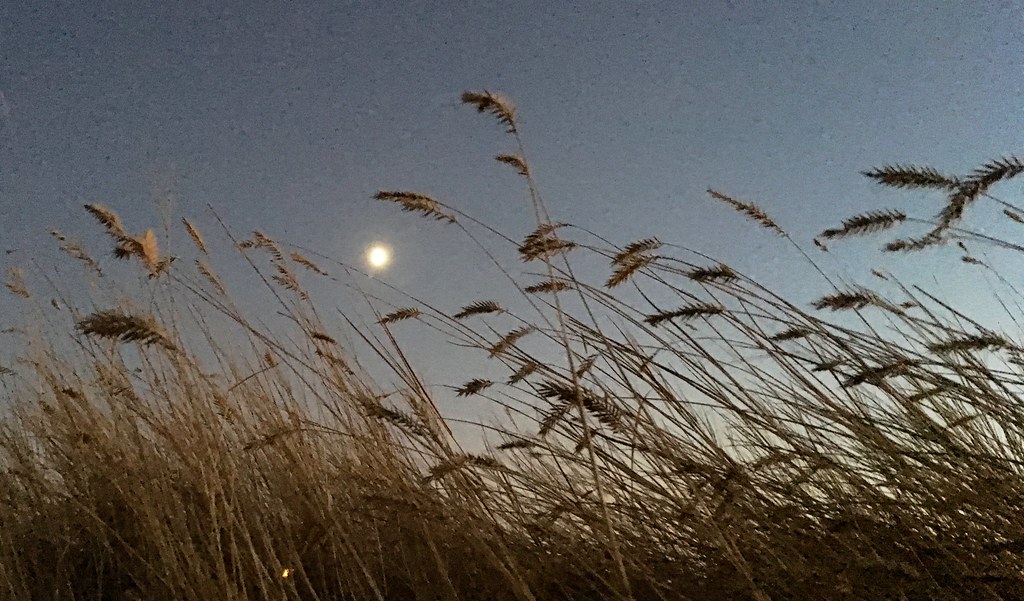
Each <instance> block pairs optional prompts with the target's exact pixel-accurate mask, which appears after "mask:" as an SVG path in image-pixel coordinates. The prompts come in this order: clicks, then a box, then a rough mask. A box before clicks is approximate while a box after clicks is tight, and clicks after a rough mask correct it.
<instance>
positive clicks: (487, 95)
mask: <svg viewBox="0 0 1024 601" xmlns="http://www.w3.org/2000/svg"><path fill="white" fill-rule="evenodd" d="M462 102H463V104H471V105H473V106H475V107H476V110H477V112H480V113H484V112H487V113H490V114H492V115H494V117H495V118H496V119H497V120H498V122H499V123H501V124H502V125H504V126H505V128H506V129H505V132H506V133H510V134H516V133H518V130H517V128H516V108H515V107H514V106H512V102H511V101H510V100H508V99H507V98H505V97H504V96H502V95H501V94H498V93H493V92H488V91H487V90H484V91H483V92H463V93H462Z"/></svg>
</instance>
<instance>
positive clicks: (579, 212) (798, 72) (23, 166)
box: [0, 0, 1024, 309]
mask: <svg viewBox="0 0 1024 601" xmlns="http://www.w3.org/2000/svg"><path fill="white" fill-rule="evenodd" d="M1022 9H1024V4H1022V3H1019V2H984V3H978V2H922V3H897V2H834V3H832V2H738V1H737V2H661V3H655V2H644V3H623V2H590V3H585V4H575V5H574V4H570V3H561V2H554V3H552V2H474V3H464V2H377V1H375V2H337V1H330V2H327V1H324V2H294V3H279V2H273V3H260V2H244V3H241V2H239V3H233V2H178V3H170V2H152V3H147V2H101V1H89V2H66V3H61V2H35V1H31V0H24V1H20V2H5V3H3V4H2V5H0V93H2V95H3V96H2V99H3V102H2V106H0V247H2V248H3V249H4V250H14V251H15V252H12V253H9V254H6V253H5V254H0V267H2V268H3V269H4V271H6V269H7V268H8V267H9V266H13V265H24V264H26V263H27V262H30V261H31V260H33V259H35V260H36V261H38V262H40V263H43V264H45V263H46V262H47V261H49V260H50V258H51V257H53V256H54V255H53V247H54V242H53V240H52V239H51V238H49V237H48V236H47V235H46V233H47V232H49V231H50V230H51V229H53V228H59V229H61V230H63V231H65V232H69V233H75V234H77V235H78V236H79V237H80V238H82V239H83V240H84V241H85V242H86V243H87V244H90V245H91V246H93V247H94V248H96V249H99V248H105V246H101V245H103V244H105V242H104V241H103V240H102V239H101V237H100V235H99V233H98V230H97V228H96V227H95V226H94V224H92V223H91V222H90V221H89V220H88V218H87V216H86V215H85V214H84V212H83V211H82V210H81V205H82V204H83V203H86V202H99V203H102V204H106V205H108V206H110V207H111V208H113V209H115V210H116V211H118V212H119V213H120V214H121V215H122V217H123V218H124V219H125V221H126V222H127V223H128V224H129V226H130V227H133V228H142V227H146V226H152V225H156V223H157V218H156V213H155V211H154V207H153V203H152V188H153V181H154V180H159V179H160V178H164V179H166V178H167V177H168V174H170V176H171V177H172V179H173V181H174V189H175V196H176V199H177V206H176V210H177V212H178V213H180V214H183V215H186V216H189V217H190V218H192V219H193V220H194V221H195V222H196V223H197V224H198V225H199V226H200V227H201V228H203V229H205V230H206V231H208V232H212V231H213V230H214V229H215V228H214V226H213V223H214V222H213V220H212V219H211V218H210V216H209V215H208V213H207V212H206V204H207V203H210V204H212V205H213V206H215V207H216V208H217V210H218V211H219V212H220V213H221V214H222V215H224V217H225V218H226V220H227V221H228V223H229V224H230V225H232V227H234V228H235V229H236V230H237V231H238V232H240V233H243V234H244V233H245V232H247V231H248V230H251V229H253V228H260V229H262V230H264V231H265V232H266V233H268V234H269V235H271V236H273V237H278V238H281V239H285V240H288V241H292V242H296V243H300V244H305V245H310V246H313V247H315V248H317V249H319V250H321V251H323V252H325V253H327V254H331V255H332V256H335V257H337V258H339V259H340V260H343V261H349V262H353V263H358V262H359V261H360V257H361V253H362V251H363V249H364V248H365V246H366V245H367V244H368V243H370V242H371V241H374V240H384V241H387V242H388V243H390V244H391V245H392V246H393V247H394V249H395V263H394V265H393V266H392V268H391V269H390V270H389V271H388V272H387V273H385V274H382V275H381V276H380V277H381V278H382V279H386V280H388V281H391V282H394V283H395V284H397V285H399V286H401V287H403V288H405V289H408V290H410V291H412V292H415V293H416V294H417V295H420V296H422V297H424V298H426V299H429V300H432V301H436V302H437V303H438V304H439V305H441V306H446V307H453V308H454V307H457V306H458V304H459V303H461V302H462V301H465V300H475V299H476V298H480V297H481V296H486V295H487V293H488V292H489V291H490V288H491V286H492V283H493V281H494V276H493V273H487V274H484V273H483V270H482V269H481V268H480V256H479V253H478V252H477V251H475V250H474V249H473V247H472V246H471V245H469V244H467V243H466V242H465V241H463V240H455V239H452V238H451V237H449V236H448V235H447V234H445V233H444V231H443V228H441V227H440V226H438V225H437V224H433V223H429V222H427V221H424V220H422V219H419V218H417V217H415V216H410V215H408V214H403V213H400V212H398V211H397V210H395V208H394V207H390V206H386V205H383V204H382V203H378V202H376V201H374V200H372V195H373V193H374V192H376V191H377V190H378V189H409V190H416V191H420V192H424V193H428V194H431V195H433V196H435V197H437V198H438V199H441V200H443V201H445V202H447V203H450V204H452V205H454V206H457V207H459V208H460V209H461V210H464V211H466V212H468V213H471V214H472V215H474V216H475V217H477V218H479V219H481V220H483V221H486V222H488V223H490V224H492V225H495V226H496V227H498V228H499V229H502V230H503V231H505V232H507V233H509V234H511V235H513V236H515V237H521V236H522V235H523V234H525V233H526V232H528V231H529V230H530V229H531V228H532V223H531V220H532V217H531V213H530V210H529V206H528V204H527V199H526V195H525V192H524V190H523V189H522V186H521V183H520V181H519V180H518V179H517V178H516V177H515V176H514V175H513V174H511V173H509V170H508V169H507V168H505V167H502V166H500V165H496V164H494V163H493V161H492V157H493V156H494V155H495V154H498V153H501V152H508V151H511V150H513V148H512V146H511V143H510V141H509V140H508V139H507V138H506V137H504V136H503V135H502V133H501V129H500V128H499V127H498V126H497V125H496V124H494V123H493V122H491V120H489V119H487V118H485V117H482V116H479V115H477V114H475V112H474V111H473V110H472V109H470V108H469V107H465V106H461V105H460V104H459V102H458V97H459V94H460V93H461V92H462V91H464V90H478V89H484V88H486V89H490V90H495V91H501V92H503V93H504V94H506V95H507V96H508V97H510V98H511V99H512V100H513V101H514V102H515V103H516V105H517V106H518V107H519V110H520V118H521V129H522V133H523V136H524V139H525V142H526V146H527V153H528V158H529V159H530V161H531V163H532V165H533V169H534V172H535V174H536V176H537V179H538V181H539V184H540V186H541V189H542V191H543V193H544V196H545V199H546V202H547V203H548V205H549V208H550V209H551V212H552V213H553V216H554V217H555V218H556V219H559V220H563V221H570V222H573V223H577V224H580V225H584V226H586V227H588V228H590V229H593V230H595V231H597V232H599V233H602V234H605V235H607V236H608V237H610V238H612V239H613V240H615V241H617V242H620V243H627V242H630V241H632V240H636V239H639V238H643V237H648V236H657V237H659V238H661V239H662V240H665V241H672V242H676V243H679V244H683V245H685V246H689V247H692V248H695V249H698V250H701V251H704V252H707V253H708V254H711V255H714V256H716V257H720V258H721V259H722V260H723V261H726V262H728V263H730V264H732V265H734V266H736V267H737V268H740V269H742V270H745V271H748V272H750V273H751V275H755V276H757V277H758V278H759V279H761V280H762V281H763V282H765V283H766V284H768V285H770V286H772V287H775V288H778V289H780V290H781V291H782V292H784V293H787V294H788V295H789V296H790V297H791V298H793V299H795V300H798V301H806V302H810V301H811V300H813V299H814V298H815V297H816V296H818V295H820V294H823V293H826V292H828V289H827V287H825V286H824V284H823V282H821V281H820V279H816V278H815V277H814V276H813V272H812V271H810V270H809V269H808V268H807V266H806V265H805V264H803V263H802V260H801V258H800V256H799V255H798V254H796V253H795V252H794V251H793V250H792V249H791V248H790V247H787V246H786V245H785V244H784V243H782V242H780V241H779V240H778V239H775V238H773V237H772V236H771V235H770V234H769V233H767V232H764V231H763V230H759V229H757V228H755V227H753V226H751V225H750V224H749V223H747V222H745V221H744V220H743V219H742V218H741V217H740V216H738V215H736V214H734V213H733V212H731V211H730V210H729V209H728V208H727V207H724V206H722V205H720V204H718V203H715V202H713V201H711V200H710V199H708V197H707V195H706V194H705V190H706V189H707V188H708V187H714V188H716V189H718V190H721V191H723V192H725V193H728V194H730V195H733V196H735V197H737V198H740V199H743V200H748V201H752V202H756V203H758V204H759V205H760V206H762V208H764V209H765V210H766V211H767V212H768V213H769V214H771V215H772V216H773V217H774V218H775V219H776V221H778V222H779V223H780V224H781V225H782V226H783V227H785V228H786V229H787V230H788V231H790V233H791V234H792V235H793V237H794V238H795V239H797V240H798V241H800V242H801V243H802V244H804V245H805V247H806V248H807V249H808V251H809V252H810V251H811V250H813V246H812V245H811V238H812V237H813V236H814V234H816V233H818V232H820V231H821V230H823V229H825V228H827V227H833V226H836V225H838V223H839V222H840V221H841V220H842V219H843V218H845V217H848V216H850V215H853V214H855V213H860V212H863V211H868V210H873V209H878V208H888V207H892V208H901V209H903V210H905V211H906V212H908V213H910V214H912V215H917V216H921V217H930V216H931V215H933V214H934V213H935V212H936V211H937V210H938V209H939V208H940V207H941V202H942V199H941V198H940V197H936V196H929V195H926V194H919V193H906V192H902V193H901V192H899V191H895V190H887V189H883V188H881V187H878V186H876V185H874V184H872V183H871V182H870V181H868V180H867V179H866V178H864V177H863V176H861V175H859V173H858V172H859V171H861V170H863V169H866V168H869V167H871V166H875V165H882V164H886V163H895V162H901V163H902V162H907V163H920V164H928V165H932V166H934V167H937V168H939V169H941V170H945V171H949V172H953V173H957V172H964V171H967V170H970V169H972V168H974V167H976V166H978V165H980V164H981V163H983V162H985V161H987V160H989V159H993V158H997V157H999V156H1001V155H1005V154H1012V153H1014V152H1018V151H1019V145H1020V135H1021V134H1020V132H1021V124H1022V122H1024V100H1022V99H1024V27H1022V24H1024V23H1022V15H1024V11H1022ZM1019 191H1020V189H1019V187H1018V186H1017V185H1016V184H1010V185H1006V186H1003V187H1001V188H999V189H997V190H996V192H997V193H999V194H1000V195H1001V196H1002V197H1004V198H1006V199H1007V200H1010V201H1011V202H1012V201H1014V200H1015V197H1018V196H1019V195H1018V192H1019ZM1005 221H1006V220H1004V219H1000V217H999V209H997V208H995V207H994V205H993V206H989V207H984V206H982V205H979V206H978V207H977V210H976V211H974V213H973V214H971V215H970V216H969V221H968V223H970V224H971V225H973V226H975V227H977V228H978V229H982V230H984V231H986V232H988V233H990V234H1006V235H1012V234H1013V230H1012V228H1011V227H1010V226H1008V225H1007V224H1006V223H1005ZM1011 225H1012V224H1011ZM921 232H923V229H922V228H917V229H915V228H913V227H910V228H907V229H905V230H902V233H903V234H906V235H916V234H918V233H921ZM886 239H887V238H884V237H883V238H871V239H868V240H866V241H856V240H855V241H850V242H847V243H844V244H837V245H834V246H833V250H834V252H833V253H830V254H829V255H824V254H819V255H815V257H816V259H820V260H821V261H822V266H823V267H824V268H825V269H826V271H829V272H830V273H833V274H838V275H839V276H840V277H846V278H850V279H859V280H861V281H865V282H870V279H869V275H868V273H869V269H870V268H872V267H884V268H891V269H894V270H897V271H898V270H899V269H904V270H905V271H904V273H906V274H907V277H908V278H917V280H915V281H920V282H922V283H925V284H927V283H929V282H931V281H932V280H933V278H934V277H935V274H939V273H942V274H944V275H943V277H942V278H941V283H942V285H943V286H944V287H945V289H946V290H948V291H949V292H950V294H958V295H959V294H964V293H966V292H970V291H972V290H974V289H976V286H977V282H975V281H973V280H970V278H969V277H968V278H967V279H964V280H963V281H961V280H960V279H958V278H960V277H961V276H956V277H952V276H950V275H948V274H950V273H951V272H950V271H948V268H949V267H955V266H956V264H957V258H958V254H957V253H956V252H954V251H953V250H939V251H935V252H931V253H929V254H928V255H927V256H921V257H912V258H909V259H907V260H906V262H905V263H903V265H904V267H899V265H900V264H901V261H897V260H895V259H896V258H894V257H891V256H883V255H882V254H881V253H880V252H878V248H879V246H880V245H881V243H882V242H883V241H885V240H886ZM840 250H841V251H842V253H841V254H840V253H839V252H838V251H840ZM510 258H511V260H510V262H509V264H510V265H512V266H513V267H515V266H516V263H515V260H514V257H510ZM1018 264H1019V261H1016V262H1014V261H1013V260H1010V261H1008V262H1007V263H1006V265H1007V268H1006V270H1005V271H1004V275H1007V276H1008V277H1010V278H1011V279H1013V278H1014V277H1016V278H1018V279H1019V275H1020V269H1019V267H1018V266H1017V265H1018ZM957 269H958V270H959V268H957ZM959 271H963V270H959ZM959 271H958V273H959ZM601 277H604V274H602V275H601ZM964 277H966V276H964ZM1015 281H1016V280H1015ZM979 302H983V301H979ZM10 303H11V300H10V299H8V298H5V299H3V300H2V301H0V309H2V308H3V307H10V306H11V304H10Z"/></svg>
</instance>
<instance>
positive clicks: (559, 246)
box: [519, 223, 576, 263]
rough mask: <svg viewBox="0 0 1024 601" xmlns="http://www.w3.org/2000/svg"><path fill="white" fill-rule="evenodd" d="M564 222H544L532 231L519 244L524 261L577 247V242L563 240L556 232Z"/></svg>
mask: <svg viewBox="0 0 1024 601" xmlns="http://www.w3.org/2000/svg"><path fill="white" fill-rule="evenodd" d="M564 226H565V224H564V223H543V224H541V225H540V226H539V227H538V228H537V229H536V230H534V231H533V232H531V233H530V234H529V235H527V236H526V238H524V239H523V243H522V244H520V245H519V255H520V257H521V258H522V259H523V262H524V263H527V262H530V261H533V260H535V259H542V258H546V257H550V256H552V255H555V254H558V253H563V252H566V251H568V250H571V249H573V248H575V247H576V243H575V242H569V241H567V240H562V239H561V238H559V237H558V234H556V233H555V230H557V229H558V228H561V227H564Z"/></svg>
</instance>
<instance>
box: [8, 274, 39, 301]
mask: <svg viewBox="0 0 1024 601" xmlns="http://www.w3.org/2000/svg"><path fill="white" fill-rule="evenodd" d="M4 286H6V287H7V289H8V290H10V291H11V292H12V293H14V294H17V295H18V296H20V297H22V298H29V297H30V296H32V294H31V293H30V292H29V291H28V288H27V287H26V286H25V276H24V274H23V273H22V272H21V268H20V267H11V268H10V269H9V270H7V283H5V284H4Z"/></svg>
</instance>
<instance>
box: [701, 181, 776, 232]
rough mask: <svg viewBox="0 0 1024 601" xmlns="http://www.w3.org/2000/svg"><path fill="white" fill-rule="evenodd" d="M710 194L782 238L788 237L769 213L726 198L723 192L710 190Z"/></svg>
mask: <svg viewBox="0 0 1024 601" xmlns="http://www.w3.org/2000/svg"><path fill="white" fill-rule="evenodd" d="M708 194H710V195H711V197H712V198H714V199H716V200H720V201H722V202H724V203H726V204H727V205H729V206H731V207H732V208H734V209H736V210H737V211H739V212H740V213H743V214H744V215H746V216H747V217H749V218H750V219H752V220H754V221H756V222H758V223H760V224H761V226H762V227H765V228H768V229H770V230H772V231H773V232H775V233H776V234H778V235H780V236H785V235H786V232H785V230H783V229H782V228H781V227H779V225H778V224H777V223H775V221H774V220H773V219H772V218H771V217H769V216H768V214H767V213H765V212H764V211H762V210H761V209H760V208H759V207H758V206H757V205H754V204H750V203H745V202H740V201H738V200H736V199H735V198H732V197H730V196H726V195H725V194H722V193H721V192H716V191H715V190H711V189H708Z"/></svg>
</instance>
